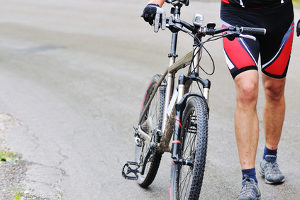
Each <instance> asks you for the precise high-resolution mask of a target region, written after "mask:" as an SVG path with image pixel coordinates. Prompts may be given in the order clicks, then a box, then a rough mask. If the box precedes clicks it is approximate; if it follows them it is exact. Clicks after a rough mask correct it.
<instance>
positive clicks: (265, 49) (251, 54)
mask: <svg viewBox="0 0 300 200" xmlns="http://www.w3.org/2000/svg"><path fill="white" fill-rule="evenodd" d="M221 20H222V26H223V27H225V26H245V27H256V28H265V29H266V30H267V32H266V35H265V36H255V37H256V41H254V40H251V39H248V38H241V37H240V38H235V39H234V40H233V41H230V40H229V39H228V38H224V39H223V45H224V52H225V57H226V62H227V65H228V68H229V69H230V73H231V75H232V77H233V78H235V77H236V76H237V75H238V74H240V73H241V72H244V71H247V70H257V65H258V57H259V55H260V58H261V60H260V61H261V70H262V72H263V73H264V74H266V75H268V76H270V77H273V78H284V77H285V76H286V73H287V70H288V64H289V60H290V55H291V50H292V43H293V33H294V12H293V5H292V1H291V0H285V2H284V3H281V4H279V5H276V6H271V7H263V8H247V7H241V6H236V5H231V4H227V3H224V2H222V3H221Z"/></svg>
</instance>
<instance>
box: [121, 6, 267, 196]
mask: <svg viewBox="0 0 300 200" xmlns="http://www.w3.org/2000/svg"><path fill="white" fill-rule="evenodd" d="M166 2H167V3H170V4H172V8H171V14H172V15H171V17H168V18H166V27H167V28H168V29H169V30H170V31H171V32H172V40H171V51H170V54H169V55H168V56H169V58H170V66H169V67H168V68H167V69H166V70H165V72H164V73H163V74H162V75H161V74H157V75H155V76H153V78H152V80H151V81H150V84H149V86H148V88H147V90H146V93H145V96H144V100H143V103H142V109H141V113H140V116H139V120H138V125H137V126H136V127H134V138H135V161H134V162H130V161H128V162H127V163H126V164H125V165H124V166H123V169H122V175H123V177H124V178H126V179H129V180H136V181H137V182H138V184H139V185H140V186H141V187H143V188H146V187H148V186H149V185H150V184H151V183H152V182H153V180H154V178H155V176H156V174H157V171H158V168H159V164H160V161H161V157H162V154H163V153H164V152H170V153H171V158H172V165H171V189H170V199H171V200H178V199H191V200H195V199H198V198H199V195H200V191H201V186H202V182H203V176H204V169H205V162H206V151H207V140H208V118H209V106H208V102H209V90H210V86H211V82H210V80H208V79H204V78H201V77H200V76H199V71H200V69H203V68H202V67H201V66H200V64H199V63H200V60H201V58H202V52H203V50H204V51H206V52H207V53H208V54H209V52H208V51H207V49H206V48H205V47H204V44H205V43H207V42H211V41H215V40H217V39H220V38H223V37H227V38H228V39H230V40H234V39H235V38H236V37H244V38H248V39H253V40H255V39H256V38H255V36H254V35H264V34H265V33H266V30H265V29H263V28H252V27H233V26H228V27H222V28H215V26H216V24H215V23H208V24H207V25H206V26H202V22H203V16H202V15H199V14H196V15H195V17H194V20H193V24H189V23H187V22H185V21H183V20H181V19H180V11H181V8H182V6H183V5H186V6H187V5H188V3H189V2H188V1H187V0H167V1H166ZM162 23H163V22H162ZM155 29H156V30H157V27H155ZM180 31H181V32H184V33H187V34H188V35H190V36H192V38H193V39H194V44H193V50H192V51H191V52H189V53H188V54H186V55H185V56H184V57H183V58H181V59H180V60H178V61H177V62H175V60H176V58H177V54H176V48H177V38H178V32H180ZM204 36H210V37H209V38H208V39H206V40H205V41H202V39H203V38H204ZM209 56H210V58H211V59H212V57H211V55H210V54H209ZM212 61H213V59H212ZM186 67H188V70H187V74H186V75H179V76H178V79H176V74H177V73H178V71H179V70H181V69H183V68H186ZM213 67H214V62H213ZM214 68H215V67H214ZM176 81H178V84H177V85H176ZM193 83H194V84H195V85H196V86H197V90H198V88H199V92H192V91H191V85H192V84H193Z"/></svg>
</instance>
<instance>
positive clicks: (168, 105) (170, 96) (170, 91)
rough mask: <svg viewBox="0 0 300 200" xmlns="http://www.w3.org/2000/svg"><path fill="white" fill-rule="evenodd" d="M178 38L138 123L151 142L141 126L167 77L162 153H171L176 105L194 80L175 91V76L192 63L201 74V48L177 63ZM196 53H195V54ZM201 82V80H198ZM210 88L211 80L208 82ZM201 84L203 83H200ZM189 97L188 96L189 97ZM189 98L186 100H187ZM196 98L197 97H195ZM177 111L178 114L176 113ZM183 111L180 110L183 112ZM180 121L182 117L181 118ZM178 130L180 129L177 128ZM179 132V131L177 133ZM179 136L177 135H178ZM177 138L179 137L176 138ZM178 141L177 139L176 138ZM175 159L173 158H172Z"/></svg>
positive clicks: (174, 34) (174, 35) (175, 34)
mask: <svg viewBox="0 0 300 200" xmlns="http://www.w3.org/2000/svg"><path fill="white" fill-rule="evenodd" d="M181 6H182V5H181V4H179V5H175V6H174V7H173V9H172V10H171V13H172V14H173V15H174V17H175V19H179V18H180V8H181ZM177 37H178V31H176V32H172V40H171V51H170V54H169V58H170V61H169V67H168V68H167V70H166V71H165V72H164V74H163V75H162V76H161V78H160V80H159V81H158V84H157V85H156V87H155V88H154V91H153V92H152V95H151V96H150V99H149V101H148V103H147V104H146V106H145V108H144V111H143V113H142V114H141V115H140V118H139V122H138V129H137V132H138V134H139V136H140V137H141V138H142V139H144V140H146V141H149V142H150V141H151V136H150V135H148V134H147V133H145V132H144V131H143V130H142V129H141V128H140V124H141V122H142V119H143V117H144V116H145V114H146V111H147V110H148V107H149V106H150V103H151V101H152V99H153V97H154V96H155V93H156V92H157V90H158V88H159V87H160V86H161V85H162V82H163V80H165V78H166V77H167V85H166V93H165V102H164V112H163V121H162V130H160V131H161V133H160V136H161V140H160V144H159V146H158V150H159V151H161V152H171V147H170V140H171V138H172V135H173V133H174V123H175V120H174V117H175V115H177V114H178V112H177V111H178V109H181V108H178V109H175V103H176V102H177V103H179V102H180V100H181V99H182V98H183V97H184V95H185V94H186V93H187V92H188V91H189V88H190V85H191V83H192V80H190V79H189V80H188V81H186V82H185V81H184V82H182V81H181V82H180V80H179V84H178V90H176V89H174V85H175V84H174V83H175V74H176V73H177V71H178V70H180V69H182V68H185V67H186V66H189V65H191V64H192V63H193V64H194V66H196V72H197V73H199V65H198V63H199V60H200V59H201V47H199V46H197V47H196V49H195V50H192V51H191V52H189V53H188V54H186V55H185V56H184V57H183V58H181V59H180V60H178V61H177V62H175V60H176V57H177V54H176V48H177ZM194 52H195V53H194ZM190 74H191V72H190V71H189V72H188V74H187V76H189V75H190ZM198 81H199V80H198ZM206 81H207V82H208V83H207V84H208V85H209V87H210V82H209V80H206ZM200 82H201V81H200ZM209 87H204V90H203V96H204V98H205V99H206V100H207V102H208V97H209ZM187 96H188V95H187ZM187 96H186V97H185V98H187ZM193 96H195V95H193ZM175 110H176V112H175ZM182 111H183V110H180V112H182ZM179 119H180V117H179ZM176 129H178V128H176ZM176 132H177V131H176ZM176 135H177V134H176ZM175 137H177V136H175ZM175 139H176V138H175ZM172 157H173V156H172Z"/></svg>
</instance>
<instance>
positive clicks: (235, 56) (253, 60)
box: [223, 22, 259, 181]
mask: <svg viewBox="0 0 300 200" xmlns="http://www.w3.org/2000/svg"><path fill="white" fill-rule="evenodd" d="M233 25H240V26H244V25H241V24H233ZM223 26H228V23H226V22H223ZM223 44H224V52H225V58H226V62H227V65H228V68H229V70H230V73H231V75H232V77H233V78H234V82H235V86H236V110H235V135H236V141H237V146H238V152H239V158H240V164H241V168H242V170H246V169H253V168H255V157H256V149H257V143H258V135H259V131H258V130H259V128H258V117H257V112H256V104H257V97H258V72H257V61H258V55H259V41H253V40H250V39H243V38H236V39H234V40H233V41H230V40H228V39H227V38H224V39H223ZM254 178H255V179H256V177H254ZM256 181H257V180H256Z"/></svg>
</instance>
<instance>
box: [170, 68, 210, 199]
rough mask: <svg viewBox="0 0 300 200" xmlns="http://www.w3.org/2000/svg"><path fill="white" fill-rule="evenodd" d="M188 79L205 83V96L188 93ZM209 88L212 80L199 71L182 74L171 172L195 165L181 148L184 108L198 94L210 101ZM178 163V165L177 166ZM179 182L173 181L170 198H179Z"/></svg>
mask: <svg viewBox="0 0 300 200" xmlns="http://www.w3.org/2000/svg"><path fill="white" fill-rule="evenodd" d="M188 80H192V81H197V82H200V83H201V84H202V85H203V88H204V92H203V96H202V95H200V94H197V93H186V94H184V91H185V83H186V81H188ZM209 89H210V81H209V80H208V79H206V80H204V79H202V78H200V77H199V76H198V74H197V73H194V74H191V75H190V76H188V77H186V76H184V75H181V76H180V77H179V80H178V97H177V104H176V105H175V110H176V114H175V119H174V120H175V123H174V133H173V140H172V149H171V158H172V159H173V161H172V170H176V172H175V171H172V172H171V173H178V171H179V170H180V167H181V166H182V165H188V166H190V167H193V160H186V159H183V158H182V155H181V152H182V151H181V150H182V147H183V144H182V142H183V140H182V134H181V133H182V131H181V129H182V128H183V124H182V117H183V116H182V115H183V111H184V108H185V107H186V103H187V100H188V98H189V97H192V96H197V97H200V98H205V99H206V101H208V95H209ZM175 165H177V167H175ZM178 184H179V179H178V180H176V182H174V181H173V182H172V183H171V188H170V199H171V200H177V199H178V198H179V197H178V196H177V195H178V194H179V193H178V191H176V190H177V188H178V187H177V185H178Z"/></svg>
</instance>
